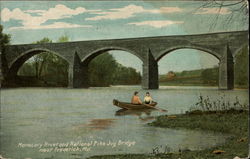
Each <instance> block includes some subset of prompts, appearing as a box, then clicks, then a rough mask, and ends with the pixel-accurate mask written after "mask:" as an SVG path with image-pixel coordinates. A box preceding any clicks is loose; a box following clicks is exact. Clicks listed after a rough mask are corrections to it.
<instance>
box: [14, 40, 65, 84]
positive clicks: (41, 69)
mask: <svg viewBox="0 0 250 159" xmlns="http://www.w3.org/2000/svg"><path fill="white" fill-rule="evenodd" d="M68 39H69V38H67V37H66V36H62V37H60V38H59V39H58V42H66V41H67V40H68ZM34 43H35V44H43V43H52V40H51V39H49V38H43V39H41V40H39V41H36V42H34ZM18 74H19V75H25V76H27V75H29V76H30V75H31V76H32V75H35V77H36V78H37V79H39V80H42V81H45V83H49V84H51V85H54V86H55V85H57V86H67V82H68V80H67V78H68V63H67V61H66V60H64V59H62V58H61V57H59V56H58V55H56V54H54V53H50V52H42V53H40V54H38V55H35V56H33V57H32V58H30V60H28V61H27V62H26V63H25V64H24V65H23V66H22V67H21V68H20V70H19V72H18Z"/></svg>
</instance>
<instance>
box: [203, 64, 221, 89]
mask: <svg viewBox="0 0 250 159" xmlns="http://www.w3.org/2000/svg"><path fill="white" fill-rule="evenodd" d="M218 76H219V68H218V67H216V68H207V69H204V70H203V71H202V73H201V78H202V80H203V83H205V84H212V85H217V84H218Z"/></svg>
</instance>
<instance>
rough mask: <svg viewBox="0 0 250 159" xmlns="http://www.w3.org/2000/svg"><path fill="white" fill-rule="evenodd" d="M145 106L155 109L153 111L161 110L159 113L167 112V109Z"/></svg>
mask: <svg viewBox="0 0 250 159" xmlns="http://www.w3.org/2000/svg"><path fill="white" fill-rule="evenodd" d="M143 105H145V106H146V107H149V108H153V109H156V110H159V111H161V112H167V110H165V109H161V108H157V107H153V106H151V105H148V104H143Z"/></svg>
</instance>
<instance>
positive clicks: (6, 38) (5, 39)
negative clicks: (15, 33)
mask: <svg viewBox="0 0 250 159" xmlns="http://www.w3.org/2000/svg"><path fill="white" fill-rule="evenodd" d="M9 43H10V35H9V34H4V33H3V26H2V25H0V57H1V59H0V81H1V80H3V74H4V73H5V70H7V65H6V62H4V61H5V59H4V58H3V57H4V56H1V54H4V49H5V46H6V45H8V44H9Z"/></svg>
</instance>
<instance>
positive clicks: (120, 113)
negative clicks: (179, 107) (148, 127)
mask: <svg viewBox="0 0 250 159" xmlns="http://www.w3.org/2000/svg"><path fill="white" fill-rule="evenodd" d="M152 111H155V110H154V109H137V110H132V109H130V110H129V109H120V110H118V111H116V112H115V116H126V115H131V116H137V117H138V119H140V120H142V121H148V120H153V119H155V117H154V116H152V115H151V112H152ZM144 114H145V115H146V116H145V117H144V116H143V115H144Z"/></svg>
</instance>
